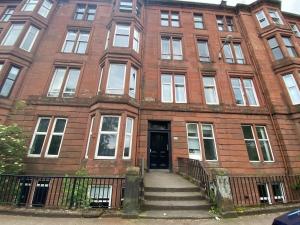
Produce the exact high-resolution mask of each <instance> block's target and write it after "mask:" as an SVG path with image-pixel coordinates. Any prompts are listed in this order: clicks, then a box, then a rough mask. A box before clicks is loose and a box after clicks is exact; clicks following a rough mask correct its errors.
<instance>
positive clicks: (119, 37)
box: [114, 24, 130, 47]
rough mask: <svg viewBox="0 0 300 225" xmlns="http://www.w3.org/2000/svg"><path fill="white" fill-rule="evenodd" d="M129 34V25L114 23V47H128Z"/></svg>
mask: <svg viewBox="0 0 300 225" xmlns="http://www.w3.org/2000/svg"><path fill="white" fill-rule="evenodd" d="M129 35H130V26H129V25H121V24H117V25H116V32H115V38H114V46H115V47H128V46H129Z"/></svg>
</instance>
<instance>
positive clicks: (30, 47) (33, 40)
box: [20, 25, 40, 52]
mask: <svg viewBox="0 0 300 225" xmlns="http://www.w3.org/2000/svg"><path fill="white" fill-rule="evenodd" d="M34 28H35V29H37V32H36V33H35V35H34V37H33V39H32V40H31V44H30V46H29V49H25V48H24V46H23V45H24V43H25V41H26V39H27V38H28V35H29V33H30V29H34ZM39 33H40V29H39V28H37V27H35V26H32V25H30V26H29V28H28V30H27V32H26V34H25V36H24V38H23V40H22V42H21V44H20V48H21V49H23V50H25V51H27V52H31V50H32V47H33V45H34V43H35V41H36V39H37V37H38V35H39Z"/></svg>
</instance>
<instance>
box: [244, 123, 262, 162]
mask: <svg viewBox="0 0 300 225" xmlns="http://www.w3.org/2000/svg"><path fill="white" fill-rule="evenodd" d="M242 130H243V134H244V140H245V144H246V148H247V152H248V157H249V160H250V161H253V162H256V161H259V155H258V151H257V146H256V141H255V138H254V135H253V128H252V126H250V125H243V126H242Z"/></svg>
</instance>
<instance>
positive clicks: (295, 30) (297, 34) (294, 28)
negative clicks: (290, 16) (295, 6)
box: [291, 24, 300, 37]
mask: <svg viewBox="0 0 300 225" xmlns="http://www.w3.org/2000/svg"><path fill="white" fill-rule="evenodd" d="M291 29H292V31H293V33H294V34H295V35H296V37H300V31H299V28H298V26H297V24H291Z"/></svg>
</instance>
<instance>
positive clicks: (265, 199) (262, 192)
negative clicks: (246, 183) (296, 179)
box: [257, 183, 272, 204]
mask: <svg viewBox="0 0 300 225" xmlns="http://www.w3.org/2000/svg"><path fill="white" fill-rule="evenodd" d="M257 189H258V194H259V200H260V203H262V204H272V202H271V198H270V192H269V188H268V184H266V183H263V184H258V185H257Z"/></svg>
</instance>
